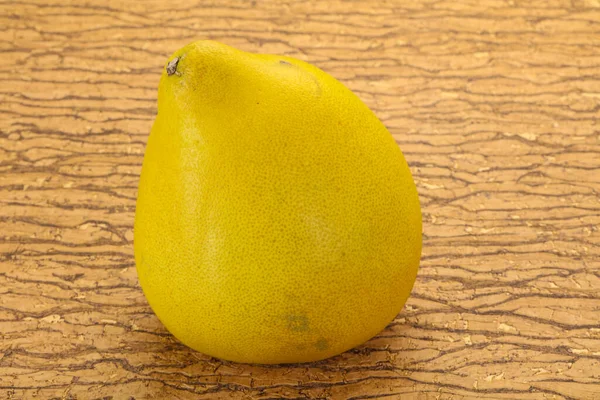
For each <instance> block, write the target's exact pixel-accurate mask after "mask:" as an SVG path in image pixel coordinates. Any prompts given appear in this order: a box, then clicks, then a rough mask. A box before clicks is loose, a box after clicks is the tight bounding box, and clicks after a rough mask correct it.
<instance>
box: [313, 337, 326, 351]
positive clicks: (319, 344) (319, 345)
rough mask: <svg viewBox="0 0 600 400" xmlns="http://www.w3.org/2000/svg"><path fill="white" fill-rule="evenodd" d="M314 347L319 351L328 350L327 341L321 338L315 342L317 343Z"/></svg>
mask: <svg viewBox="0 0 600 400" xmlns="http://www.w3.org/2000/svg"><path fill="white" fill-rule="evenodd" d="M315 347H316V348H317V350H320V351H323V350H327V349H328V348H329V342H328V341H327V339H325V338H321V339H319V340H317V343H315Z"/></svg>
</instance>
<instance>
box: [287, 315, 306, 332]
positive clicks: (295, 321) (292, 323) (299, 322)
mask: <svg viewBox="0 0 600 400" xmlns="http://www.w3.org/2000/svg"><path fill="white" fill-rule="evenodd" d="M285 320H286V322H287V328H288V329H289V330H290V331H292V332H307V331H308V330H309V326H308V318H307V317H306V316H304V315H287V316H286V317H285Z"/></svg>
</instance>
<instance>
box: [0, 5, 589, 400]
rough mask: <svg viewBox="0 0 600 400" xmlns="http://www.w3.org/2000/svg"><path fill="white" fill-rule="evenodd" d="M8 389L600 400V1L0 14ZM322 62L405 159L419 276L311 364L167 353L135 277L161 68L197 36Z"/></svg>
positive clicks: (34, 393)
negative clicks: (354, 337)
mask: <svg viewBox="0 0 600 400" xmlns="http://www.w3.org/2000/svg"><path fill="white" fill-rule="evenodd" d="M0 32H1V39H0V46H1V50H0V51H1V52H2V63H1V64H0V81H1V84H0V203H1V206H0V233H1V235H0V338H1V341H0V387H1V392H0V398H10V399H13V398H14V399H22V398H25V399H29V398H42V399H46V398H55V399H100V398H101V399H146V398H148V399H151V398H156V399H167V398H173V399H195V398H199V399H204V398H207V399H208V398H215V399H216V398H219V399H220V398H247V399H305V398H310V399H317V398H320V399H342V398H347V399H355V400H358V399H371V398H402V399H526V400H534V399H536V400H537V399H540V400H541V399H598V398H600V291H599V290H600V232H599V231H598V224H599V222H600V200H599V191H600V173H599V169H600V125H599V124H598V118H599V116H600V2H599V1H598V0H543V1H542V0H531V1H529V0H528V1H525V0H478V1H460V2H457V1H454V0H427V1H422V2H404V1H399V0H398V1H391V0H387V1H386V0H377V1H351V2H339V1H328V2H316V1H315V2H307V1H299V0H282V1H278V2H267V1H264V2H263V1H241V0H224V1H216V0H215V1H200V2H198V3H196V4H190V2H186V1H179V0H177V1H176V0H171V1H168V2H167V1H164V2H157V1H154V2H135V3H134V2H129V4H126V5H125V4H122V2H118V1H99V0H98V1H95V0H89V1H85V2H75V1H72V2H71V1H58V0H54V1H50V2H36V1H1V2H0ZM200 38H211V39H216V40H219V41H222V42H225V43H227V44H230V45H233V46H235V47H239V48H241V49H244V50H247V51H254V52H265V53H279V54H286V55H290V56H294V57H297V58H300V59H303V60H307V61H310V62H311V63H314V64H316V65H317V66H319V67H321V68H323V69H324V70H326V71H328V72H329V73H331V74H332V75H334V76H335V77H337V78H338V79H340V80H341V81H343V82H344V83H345V84H346V85H347V86H349V87H350V88H351V89H353V90H354V91H355V92H356V93H357V94H358V95H359V96H360V97H361V98H362V99H363V100H364V101H365V102H366V103H367V104H368V105H369V106H370V107H371V108H372V109H373V110H374V111H375V113H376V114H377V115H378V116H379V117H380V118H381V119H382V120H383V122H384V123H385V124H386V125H387V126H388V128H389V129H390V131H391V133H392V134H393V136H394V138H395V139H396V140H397V142H398V144H399V146H400V147H401V148H402V150H403V151H404V153H405V155H406V158H407V159H408V162H409V164H410V166H411V169H412V171H413V174H414V177H415V180H416V182H417V186H418V190H419V194H420V198H421V201H422V207H423V218H424V248H423V258H422V265H421V269H420V272H419V277H418V279H417V282H416V285H415V287H414V290H413V294H412V297H411V299H410V300H409V301H408V303H407V305H406V307H405V309H404V310H403V311H402V313H401V314H400V315H399V316H398V317H397V318H396V319H395V320H394V321H393V322H392V323H391V324H390V325H389V326H388V327H387V328H386V329H385V330H384V331H383V332H381V334H379V335H378V336H377V337H375V338H374V339H372V340H370V341H369V342H368V343H366V344H364V345H362V346H360V347H358V348H356V349H354V350H351V351H348V352H347V353H345V354H342V355H340V356H338V357H335V358H332V359H329V360H325V361H322V362H318V363H313V364H305V365H289V366H249V365H240V364H235V363H229V362H221V361H219V360H216V359H212V358H210V357H207V356H205V355H203V354H200V353H196V352H193V351H191V350H189V349H188V348H186V347H185V346H183V345H181V344H180V343H178V342H177V341H176V340H174V339H173V337H172V336H171V335H170V334H169V333H168V332H167V331H166V330H165V329H164V328H163V326H161V324H160V323H159V321H158V320H157V318H156V317H155V316H154V315H153V313H152V312H151V310H150V308H149V307H148V304H147V303H146V300H145V299H144V296H143V294H142V292H141V290H140V287H139V285H138V282H137V278H136V271H135V265H134V259H133V250H132V239H133V232H132V227H133V219H134V211H135V199H136V186H137V182H138V177H139V173H140V168H141V163H142V156H143V152H144V145H145V143H146V140H147V136H148V132H149V130H150V126H151V124H152V121H153V118H154V116H155V113H156V93H157V85H158V80H159V76H160V73H161V68H163V67H164V63H165V61H166V58H167V57H168V55H169V54H171V53H172V52H173V51H174V50H176V49H178V48H179V47H181V46H183V45H185V44H187V43H188V42H191V41H194V40H197V39H200Z"/></svg>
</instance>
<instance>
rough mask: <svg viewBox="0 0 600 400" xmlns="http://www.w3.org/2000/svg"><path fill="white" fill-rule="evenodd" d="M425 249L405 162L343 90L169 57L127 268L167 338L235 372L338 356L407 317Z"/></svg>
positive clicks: (210, 51) (239, 56) (290, 74)
mask: <svg viewBox="0 0 600 400" xmlns="http://www.w3.org/2000/svg"><path fill="white" fill-rule="evenodd" d="M420 254H421V211H420V207H419V200H418V196H417V191H416V188H415V184H414V182H413V179H412V177H411V174H410V171H409V168H408V166H407V164H406V161H405V160H404V157H403V155H402V153H401V151H400V149H399V148H398V146H397V144H396V143H395V141H394V140H393V138H392V136H391V135H390V133H389V132H388V131H387V130H386V128H385V127H384V126H383V124H382V123H381V122H380V121H379V120H378V119H377V117H376V116H375V115H374V114H373V113H372V112H371V111H370V110H369V109H368V108H367V106H365V104H364V103H362V102H361V101H360V100H359V99H358V97H357V96H355V95H354V94H353V93H352V92H351V91H350V90H348V89H347V88H346V87H344V86H343V85H342V84H341V83H340V82H338V81H337V80H335V79H334V78H332V77H331V76H330V75H328V74H326V73H325V72H323V71H321V70H320V69H318V68H316V67H314V66H312V65H310V64H307V63H305V62H302V61H299V60H296V59H293V58H289V57H282V56H274V55H262V54H250V53H246V52H243V51H239V50H236V49H234V48H231V47H229V46H226V45H223V44H220V43H216V42H212V41H199V42H196V43H192V44H190V45H188V46H185V47H184V48H182V49H181V50H179V51H177V52H176V53H175V54H173V55H172V56H171V58H170V59H169V61H168V63H167V65H166V66H165V70H164V72H163V75H162V78H161V82H160V86H159V94H158V115H157V117H156V121H155V122H154V126H153V128H152V132H151V134H150V137H149V140H148V145H147V148H146V154H145V158H144V163H143V169H142V176H141V179H140V185H139V195H138V202H137V210H136V219H135V259H136V264H137V270H138V274H139V279H140V283H141V285H142V288H143V290H144V293H145V295H146V297H147V299H148V302H149V303H150V306H151V307H152V309H153V310H154V311H155V312H156V315H157V316H158V317H159V319H160V320H161V321H162V322H163V323H164V325H165V326H166V327H167V329H168V330H169V331H170V332H172V333H173V335H175V337H177V338H178V339H179V340H181V341H182V342H183V343H185V344H186V345H188V346H190V347H192V348H193V349H196V350H198V351H201V352H203V353H206V354H209V355H211V356H215V357H219V358H223V359H226V360H233V361H239V362H249V363H292V362H304V361H313V360H319V359H323V358H326V357H330V356H333V355H336V354H339V353H341V352H343V351H345V350H348V349H350V348H352V347H354V346H356V345H359V344H361V343H363V342H365V341H366V340H368V339H369V338H371V337H373V336H374V335H375V334H377V333H378V332H379V331H381V330H382V329H383V328H384V327H385V326H386V325H387V324H388V323H389V322H390V321H391V320H392V319H393V318H394V317H395V316H396V314H397V313H398V312H399V311H400V310H401V309H402V306H403V305H404V303H405V301H406V299H407V298H408V296H409V293H410V291H411V288H412V286H413V283H414V281H415V278H416V275H417V268H418V265H419V258H420Z"/></svg>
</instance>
